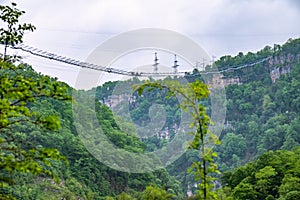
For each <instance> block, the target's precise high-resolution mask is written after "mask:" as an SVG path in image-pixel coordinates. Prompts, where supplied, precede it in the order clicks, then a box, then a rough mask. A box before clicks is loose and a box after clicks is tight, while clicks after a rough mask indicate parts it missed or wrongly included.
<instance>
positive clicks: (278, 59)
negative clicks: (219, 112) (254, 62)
mask: <svg viewBox="0 0 300 200" xmlns="http://www.w3.org/2000/svg"><path fill="white" fill-rule="evenodd" d="M297 62H300V52H299V53H298V54H291V53H288V54H280V55H275V56H273V57H271V58H270V59H268V60H267V61H266V62H265V63H264V65H263V66H264V68H265V70H267V71H268V72H269V74H270V77H271V79H272V82H273V83H274V82H275V81H276V80H277V79H279V77H280V76H281V75H283V74H286V73H289V72H291V70H292V68H293V66H294V65H295V63H297ZM250 67H251V66H250ZM242 83H243V81H241V80H240V78H239V77H238V76H236V77H227V76H225V75H222V74H213V75H212V78H211V80H210V81H209V82H208V83H207V84H208V85H209V86H211V87H212V88H218V87H225V86H227V85H231V84H237V85H240V84H242Z"/></svg>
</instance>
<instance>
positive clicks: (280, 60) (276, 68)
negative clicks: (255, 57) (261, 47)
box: [268, 53, 300, 82]
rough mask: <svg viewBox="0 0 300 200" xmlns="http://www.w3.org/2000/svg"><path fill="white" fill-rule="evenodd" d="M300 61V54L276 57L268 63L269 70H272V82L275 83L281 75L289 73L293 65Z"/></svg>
mask: <svg viewBox="0 0 300 200" xmlns="http://www.w3.org/2000/svg"><path fill="white" fill-rule="evenodd" d="M299 61H300V53H298V54H296V55H293V54H285V55H279V56H274V57H273V58H271V59H270V60H269V62H268V65H269V69H270V76H271V79H272V82H275V81H276V80H277V79H278V78H279V77H280V75H283V74H286V73H289V72H290V71H291V69H292V68H293V65H294V64H295V63H296V62H299Z"/></svg>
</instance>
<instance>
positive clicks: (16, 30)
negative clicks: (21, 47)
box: [0, 3, 35, 61]
mask: <svg viewBox="0 0 300 200" xmlns="http://www.w3.org/2000/svg"><path fill="white" fill-rule="evenodd" d="M16 6H17V4H16V3H12V4H11V7H10V6H0V11H1V13H0V19H1V20H2V21H3V22H4V23H5V24H6V29H4V28H0V44H3V45H4V54H3V60H4V61H6V60H7V59H8V58H7V55H6V54H7V47H9V46H15V45H17V44H20V43H22V42H23V35H24V33H25V31H34V30H35V27H34V26H33V25H32V24H26V23H24V24H19V17H21V16H22V15H23V14H25V11H22V10H19V9H18V8H16Z"/></svg>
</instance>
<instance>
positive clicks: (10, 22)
mask: <svg viewBox="0 0 300 200" xmlns="http://www.w3.org/2000/svg"><path fill="white" fill-rule="evenodd" d="M15 6H16V4H15V3H12V7H9V6H0V10H1V15H0V19H1V20H2V21H4V22H5V23H7V29H6V30H5V29H3V28H1V29H0V42H1V44H4V45H5V49H4V58H3V60H4V61H1V60H0V134H1V135H0V150H1V152H0V187H1V188H2V187H6V186H7V185H8V184H13V175H14V173H16V172H24V173H32V174H36V175H37V174H47V175H50V176H52V177H54V175H53V173H52V172H51V168H50V166H51V159H56V160H65V161H66V159H65V157H63V156H62V155H61V154H60V152H59V151H58V150H56V149H51V148H43V147H42V146H40V145H39V146H32V145H31V144H30V142H29V141H23V139H22V138H23V137H22V135H26V134H28V133H29V132H30V131H31V130H32V129H33V127H39V128H40V129H42V130H58V129H59V128H60V122H59V119H58V116H57V115H47V114H45V113H41V112H40V111H39V110H35V109H34V106H33V105H35V104H36V103H38V102H39V101H40V100H41V99H46V98H49V99H53V100H70V99H71V97H70V96H69V95H68V94H67V87H66V85H65V84H64V83H61V82H57V80H56V79H53V78H50V77H49V76H43V75H41V74H37V73H36V72H35V71H34V70H33V69H32V68H31V67H30V66H28V65H26V64H21V65H18V66H16V65H14V64H12V62H11V61H10V62H5V60H7V59H6V58H7V55H6V48H7V47H8V46H9V45H12V46H14V45H16V44H19V43H21V42H22V39H23V34H24V31H26V30H30V31H33V30H34V29H35V28H34V26H32V25H31V24H23V25H20V24H18V18H19V17H20V16H21V15H22V14H24V13H25V12H24V11H20V10H18V9H17V8H16V7H15ZM5 198H8V197H5ZM11 198H13V197H11Z"/></svg>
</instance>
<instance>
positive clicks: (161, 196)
mask: <svg viewBox="0 0 300 200" xmlns="http://www.w3.org/2000/svg"><path fill="white" fill-rule="evenodd" d="M172 196H173V195H172V194H168V193H167V192H166V191H165V190H163V189H160V188H158V187H156V186H147V187H146V190H145V191H143V197H142V199H143V200H168V199H171V198H172Z"/></svg>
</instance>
